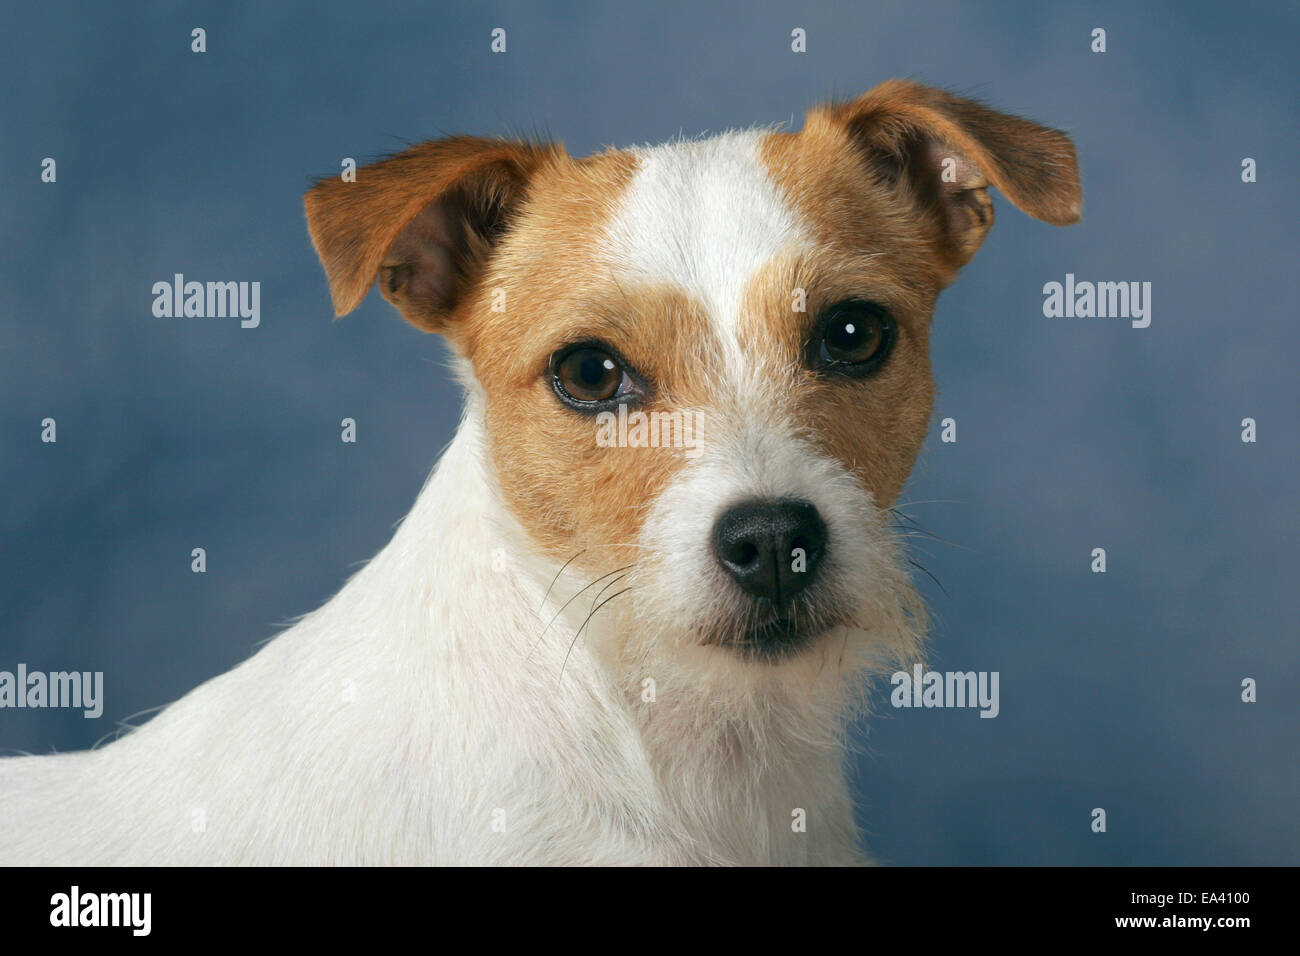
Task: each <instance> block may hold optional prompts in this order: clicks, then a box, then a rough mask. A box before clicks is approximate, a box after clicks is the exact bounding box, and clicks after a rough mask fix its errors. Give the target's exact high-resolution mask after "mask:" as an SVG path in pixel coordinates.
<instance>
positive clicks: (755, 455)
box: [0, 81, 1081, 864]
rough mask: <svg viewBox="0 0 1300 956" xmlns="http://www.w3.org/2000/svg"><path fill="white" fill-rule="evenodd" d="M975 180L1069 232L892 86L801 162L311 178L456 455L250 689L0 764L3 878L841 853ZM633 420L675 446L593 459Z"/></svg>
mask: <svg viewBox="0 0 1300 956" xmlns="http://www.w3.org/2000/svg"><path fill="white" fill-rule="evenodd" d="M989 186H996V187H997V188H998V189H999V190H1000V191H1001V192H1002V194H1003V195H1004V196H1006V198H1007V199H1009V200H1010V201H1011V202H1012V203H1013V204H1014V205H1016V206H1018V207H1019V208H1020V209H1021V210H1023V211H1024V212H1026V213H1028V214H1029V215H1031V216H1033V217H1035V218H1037V219H1041V220H1045V221H1046V222H1049V223H1053V224H1056V225H1065V224H1069V223H1072V222H1075V221H1077V219H1078V218H1079V213H1080V206H1081V192H1080V186H1079V177H1078V169H1077V165H1076V162H1075V155H1074V148H1073V145H1072V144H1071V142H1070V140H1069V139H1068V138H1067V137H1066V136H1065V135H1064V134H1062V133H1060V132H1057V131H1055V130H1051V129H1046V128H1044V127H1042V126H1038V125H1036V124H1034V123H1031V122H1028V121H1026V120H1023V119H1018V118H1016V117H1013V116H1008V115H1005V114H1002V113H998V112H994V111H993V110H990V109H988V108H986V107H985V106H982V105H980V104H978V103H975V102H972V101H970V100H966V99H961V98H958V97H955V96H952V95H950V94H948V93H945V92H942V91H940V90H936V89H931V88H929V87H925V86H920V85H916V84H914V83H909V82H901V81H890V82H887V83H884V84H882V85H881V86H878V87H876V88H875V89H874V90H872V91H871V92H869V93H866V94H865V95H863V96H861V97H859V98H857V99H855V100H853V101H851V102H845V103H840V104H835V105H829V106H822V107H818V108H816V109H814V110H812V111H811V112H810V113H809V114H808V116H807V120H806V123H805V125H804V128H803V129H802V130H801V131H800V132H798V133H790V132H784V131H773V130H754V131H748V132H728V133H724V134H722V135H720V136H716V137H714V138H711V139H700V140H688V141H681V142H673V143H670V144H668V145H664V146H659V147H655V148H638V149H631V150H617V149H611V150H608V151H606V152H604V153H601V154H599V155H596V156H590V157H587V158H585V159H573V158H571V157H570V156H568V155H567V154H566V153H565V152H564V150H563V149H562V148H561V147H560V146H557V145H552V144H540V143H527V142H508V141H503V140H494V139H477V138H472V137H455V138H452V139H445V140H440V141H438V142H430V143H425V144H423V145H420V146H416V147H413V148H411V149H408V150H406V151H405V152H403V153H400V154H398V155H396V156H393V157H392V158H390V159H386V160H383V161H382V162H378V163H375V164H374V165H372V166H368V167H366V168H364V169H362V170H361V171H360V172H359V174H358V175H357V177H356V181H355V182H342V181H338V180H331V181H326V182H322V183H320V184H319V185H317V186H316V187H315V188H313V189H312V190H311V191H310V192H308V193H307V196H306V207H307V222H308V226H309V228H310V231H311V236H312V240H313V242H314V243H315V246H316V250H317V252H318V253H319V254H320V257H321V260H322V261H323V263H324V266H325V272H326V274H327V275H328V278H329V286H330V291H331V293H332V296H333V299H334V305H335V310H336V312H337V313H338V314H339V315H342V314H345V313H348V312H351V311H352V310H353V309H355V308H356V307H357V306H358V305H360V304H361V301H362V300H363V299H364V298H365V297H366V294H367V292H368V290H369V289H370V287H371V286H372V285H374V284H375V283H376V280H378V284H379V286H380V290H381V292H382V293H383V295H384V297H385V298H387V299H388V300H389V301H390V302H391V303H392V304H393V305H394V306H396V307H397V309H398V311H400V312H401V314H402V315H403V316H404V317H405V318H406V319H407V320H408V321H409V322H411V323H412V324H413V325H415V326H417V327H418V328H420V329H423V330H426V331H430V332H440V333H442V334H443V335H445V336H446V337H447V339H448V341H449V342H450V343H451V346H452V348H453V350H454V352H455V355H456V359H455V361H456V365H457V368H458V370H459V377H460V379H461V380H462V382H463V384H464V387H465V390H466V392H467V399H466V404H465V410H464V417H463V419H462V422H461V425H460V428H459V430H458V432H457V434H456V437H455V439H454V440H453V441H452V443H451V445H450V446H449V447H448V449H447V451H446V453H445V454H444V455H443V457H442V460H441V461H440V462H439V464H438V466H437V467H436V469H435V470H434V472H433V474H432V476H431V477H430V478H429V481H428V483H427V484H426V485H425V487H424V489H423V490H422V491H421V492H420V495H419V497H418V498H417V500H416V502H415V505H414V507H413V508H412V510H411V513H410V515H409V516H408V517H407V518H406V520H405V521H404V522H403V523H402V525H401V527H400V528H399V530H398V531H397V533H396V534H395V536H394V537H393V540H392V542H391V543H390V544H389V545H388V546H387V547H385V548H384V549H383V550H382V551H381V552H380V553H379V554H378V555H377V556H376V557H375V558H374V559H373V560H372V561H371V562H370V563H369V565H368V566H366V568H365V569H364V570H362V571H361V572H359V573H358V574H357V575H356V576H355V577H353V578H352V579H351V580H350V581H349V582H348V583H347V585H346V586H345V587H344V588H343V590H342V591H341V592H340V593H339V594H338V595H337V596H336V597H335V598H334V599H333V600H331V601H330V602H329V603H328V604H326V605H325V606H324V607H322V608H320V609H319V610H317V611H316V612H315V613H312V614H310V615H308V616H307V617H306V618H304V619H303V620H302V621H301V622H300V623H298V624H297V625H296V626H294V627H292V628H291V629H290V630H288V631H287V632H286V633H284V634H282V635H280V636H279V637H278V638H277V639H276V640H274V641H273V642H271V643H270V644H268V645H267V646H266V647H264V648H263V649H262V650H260V651H259V652H258V653H257V654H255V655H254V656H253V657H252V658H250V659H249V660H248V661H246V662H245V663H243V664H241V665H240V666H239V667H236V668H235V669H234V670H232V671H230V672H229V673H227V674H224V675H222V676H220V677H217V678H215V679H213V680H211V681H208V682H207V683H206V684H204V685H202V686H201V687H199V688H198V689H196V690H194V691H193V692H192V693H190V694H188V695H187V696H186V697H184V698H182V699H181V700H179V701H178V702H176V703H174V704H172V705H171V706H169V707H168V708H166V709H165V710H164V711H163V712H162V713H160V714H159V715H158V716H157V717H155V718H154V719H153V720H151V721H150V722H148V723H147V724H145V725H144V726H142V727H141V728H139V729H138V730H135V731H134V732H132V733H129V734H127V735H126V736H124V737H123V738H122V739H121V740H118V741H117V742H115V743H112V744H110V745H108V746H106V747H104V748H102V749H100V750H93V751H88V752H83V753H68V754H57V755H51V756H37V757H17V758H11V759H6V760H0V818H2V820H3V826H0V862H4V863H11V864H12V863H20V864H21V863H56V864H98V863H112V864H147V863H164V864H183V863H248V864H280V863H285V864H288V863H297V864H328V863H375V864H380V863H476V864H502V863H504V864H524V863H538V864H624V863H650V864H684V863H733V864H755V863H820V864H840V863H854V862H862V861H863V860H864V856H863V853H862V850H861V848H860V846H859V839H858V833H857V830H856V829H855V825H854V818H853V809H852V800H851V798H850V794H849V791H848V788H847V786H846V783H845V775H844V769H843V764H844V761H845V749H844V730H845V722H846V720H847V719H848V718H849V717H850V716H851V715H852V714H854V713H855V712H856V711H857V709H858V708H859V707H860V706H861V705H862V704H863V697H864V692H863V687H864V685H865V684H866V683H867V682H868V678H869V676H870V675H871V673H873V672H878V671H880V670H881V669H884V668H886V667H888V666H890V665H892V664H893V663H894V662H895V661H898V660H900V659H909V658H911V657H912V656H913V655H914V654H915V653H916V652H917V651H918V648H919V643H920V640H921V632H922V630H923V623H922V621H923V613H922V611H921V609H920V605H919V602H918V600H917V597H916V593H915V592H914V590H913V588H912V586H911V584H910V583H909V577H908V574H907V573H906V571H905V570H904V568H905V565H906V560H905V559H904V558H903V556H902V554H901V551H900V543H899V541H898V540H897V532H896V531H895V530H894V525H893V523H892V522H891V518H890V506H891V504H892V503H893V501H894V500H895V497H896V496H897V494H898V493H899V489H900V488H901V487H902V485H903V482H904V480H905V479H906V478H907V475H908V472H909V470H910V469H911V466H912V463H913V461H914V459H915V458H916V456H917V453H918V451H919V449H920V448H921V444H922V441H923V440H924V438H925V435H926V431H927V426H928V422H929V420H930V412H931V402H932V397H933V393H934V385H933V382H932V379H931V374H930V364H929V358H928V354H927V352H928V338H929V327H930V318H931V313H932V310H933V308H934V304H935V299H936V298H937V296H938V294H939V292H940V290H941V289H943V288H944V287H945V286H946V285H948V283H949V282H951V281H952V279H953V278H954V277H955V275H956V273H957V270H958V269H959V268H960V267H961V266H962V265H964V264H965V263H966V262H967V261H968V260H969V259H970V257H971V255H972V254H973V253H974V252H975V250H976V248H977V247H978V246H979V245H980V242H981V240H982V239H983V238H984V235H985V233H986V232H987V231H988V229H989V227H990V225H992V222H993V207H992V203H991V200H990V198H989V195H988V187H989ZM635 412H640V413H642V417H643V418H644V417H645V416H647V415H653V413H663V415H664V426H665V427H666V428H672V427H673V424H672V422H673V418H672V416H673V415H674V414H675V413H681V415H689V416H690V420H691V422H692V423H693V425H692V427H693V428H694V429H695V432H693V436H692V437H693V439H698V441H696V443H695V444H696V447H693V448H691V447H686V445H685V443H682V442H677V441H659V442H657V443H651V442H646V441H639V442H638V441H633V440H631V439H630V438H629V440H627V441H608V440H606V441H597V433H598V431H599V430H600V429H601V428H606V429H607V426H608V423H609V420H610V416H609V415H605V416H604V421H603V422H602V421H601V418H602V413H613V414H615V415H623V416H627V415H630V414H632V413H635ZM623 420H624V421H626V418H624V419H623ZM677 420H678V421H680V420H681V417H680V416H678V418H677ZM642 424H644V422H642ZM624 430H625V431H630V430H628V429H624ZM606 437H607V438H608V434H607V435H606ZM674 437H675V436H674Z"/></svg>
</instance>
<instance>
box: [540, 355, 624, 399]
mask: <svg viewBox="0 0 1300 956" xmlns="http://www.w3.org/2000/svg"><path fill="white" fill-rule="evenodd" d="M553 376H554V382H555V386H556V387H557V388H558V389H559V390H560V392H561V397H564V398H568V399H570V400H571V401H575V402H586V403H594V402H604V401H608V400H609V399H611V398H613V397H614V396H615V395H617V394H618V389H619V386H620V385H621V384H622V383H623V378H624V373H623V367H622V366H621V365H620V364H619V362H618V360H617V359H615V358H614V357H613V356H612V355H610V354H609V353H608V352H606V351H605V350H604V349H601V348H597V347H596V346H592V345H584V346H579V347H578V348H574V349H570V350H569V351H568V352H565V353H564V354H562V355H561V356H559V358H558V359H556V361H555V363H554V372H553Z"/></svg>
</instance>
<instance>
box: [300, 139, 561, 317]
mask: <svg viewBox="0 0 1300 956" xmlns="http://www.w3.org/2000/svg"><path fill="white" fill-rule="evenodd" d="M559 149H560V148H559V147H558V146H553V145H549V144H546V145H540V144H529V143H519V142H512V141H507V140H494V139H479V138H477V137H471V136H457V137H453V138H451V139H443V140H438V141H436V142H430V143H422V144H420V145H419V146H413V147H412V148H410V149H408V150H406V151H404V152H401V153H398V154H397V155H396V156H392V157H389V158H388V159H385V160H381V161H380V162H377V163H374V164H372V165H370V166H365V167H363V168H362V169H359V170H358V171H357V177H356V181H355V182H344V181H343V180H341V179H338V178H334V179H327V180H323V181H321V182H320V183H318V184H317V185H316V186H314V187H313V188H312V189H311V190H310V191H309V192H308V193H307V195H306V196H305V197H304V199H303V201H304V203H305V205H306V207H307V228H308V230H309V231H310V232H311V239H312V244H313V245H315V247H316V253H317V254H318V255H319V256H320V259H321V263H322V264H323V265H324V266H325V274H326V276H327V277H328V279H329V285H330V294H331V296H332V297H333V299H334V313H335V314H336V315H346V314H347V313H349V312H351V311H352V310H353V309H355V308H356V307H357V306H358V305H360V304H361V300H362V299H364V298H365V297H366V293H367V292H369V291H370V287H371V286H372V285H373V284H374V282H375V278H376V276H378V277H379V279H380V289H381V291H382V292H383V295H384V298H386V299H387V300H388V301H389V302H391V303H392V304H393V305H394V306H396V307H397V309H398V311H399V312H401V313H402V315H403V317H405V318H406V320H407V321H409V322H410V323H412V324H413V325H415V326H417V327H419V328H422V329H425V330H426V331H430V332H437V331H441V330H442V329H443V327H444V325H445V322H446V319H447V317H448V316H449V315H450V314H451V312H452V311H453V310H454V309H455V307H456V305H457V303H458V302H460V301H461V299H462V297H463V295H464V293H465V291H466V290H467V289H468V288H469V287H470V286H471V285H472V284H473V282H474V281H475V279H476V278H477V277H478V275H479V274H480V273H481V271H482V268H483V266H484V264H485V262H486V261H487V257H488V255H489V254H490V252H491V248H492V245H493V244H494V243H495V242H496V240H497V239H498V238H499V237H500V235H501V234H502V232H503V231H504V230H505V228H506V226H507V225H508V223H509V217H510V215H511V213H512V212H513V211H514V210H515V209H516V207H517V206H518V204H519V202H520V201H521V200H522V199H523V197H524V194H525V192H526V190H527V186H528V183H529V180H530V179H531V178H532V176H533V175H534V173H535V172H536V171H537V169H538V167H539V166H540V165H541V164H542V163H543V162H544V161H545V160H546V159H547V158H548V157H550V156H553V155H555V154H556V153H558V152H559Z"/></svg>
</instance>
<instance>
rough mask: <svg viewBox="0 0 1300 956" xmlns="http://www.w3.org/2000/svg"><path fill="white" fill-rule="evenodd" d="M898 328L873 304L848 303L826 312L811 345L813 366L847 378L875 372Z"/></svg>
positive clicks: (884, 309) (855, 301) (891, 319)
mask: <svg viewBox="0 0 1300 956" xmlns="http://www.w3.org/2000/svg"><path fill="white" fill-rule="evenodd" d="M897 333H898V327H897V325H896V324H895V323H894V317H893V316H892V315H890V314H889V310H888V309H886V308H885V307H884V306H882V305H878V304H877V303H875V302H864V301H861V300H858V299H849V300H847V301H844V302H838V303H836V304H835V305H833V306H831V307H830V308H829V309H827V310H826V311H825V312H824V313H823V314H822V318H821V322H820V325H819V331H818V334H817V337H816V339H815V341H814V343H813V344H814V346H815V348H816V352H815V355H816V359H815V363H814V364H815V365H816V366H817V367H819V368H822V369H826V370H829V371H837V372H843V373H845V374H848V375H854V376H861V375H868V374H870V373H871V372H874V371H875V370H876V369H878V368H879V367H880V366H881V365H882V364H884V361H885V359H886V358H888V357H889V352H890V350H891V349H893V347H894V339H895V338H896V337H897Z"/></svg>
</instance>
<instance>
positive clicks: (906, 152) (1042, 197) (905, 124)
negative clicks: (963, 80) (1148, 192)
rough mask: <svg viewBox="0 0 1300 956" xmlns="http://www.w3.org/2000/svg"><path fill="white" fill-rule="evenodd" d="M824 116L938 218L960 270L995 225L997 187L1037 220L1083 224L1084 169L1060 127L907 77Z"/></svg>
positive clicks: (828, 110) (879, 172) (880, 172)
mask: <svg viewBox="0 0 1300 956" xmlns="http://www.w3.org/2000/svg"><path fill="white" fill-rule="evenodd" d="M823 111H824V115H826V116H828V118H829V119H830V120H831V121H832V122H834V123H837V124H839V125H840V126H842V127H843V129H844V130H845V132H847V133H848V135H849V137H850V139H851V140H852V141H853V143H854V144H855V146H856V147H857V148H858V149H859V150H860V152H861V153H862V155H863V157H864V158H865V160H866V162H867V163H868V164H869V166H871V167H872V169H873V170H874V171H875V172H876V173H877V175H878V177H879V178H880V179H882V180H884V181H885V182H886V183H888V184H890V185H892V186H895V187H897V188H900V189H904V190H906V191H908V192H909V193H910V194H911V197H912V199H913V201H914V202H915V203H917V205H918V206H920V207H921V208H922V209H923V210H924V211H925V212H926V213H927V214H929V215H931V216H932V217H933V219H934V221H935V222H936V224H937V225H938V227H939V228H940V229H941V231H942V241H943V245H944V246H945V247H946V249H947V251H948V252H949V254H950V255H951V257H952V259H953V263H954V265H956V266H961V265H964V264H965V263H966V262H968V261H969V260H970V258H971V256H973V255H974V254H975V250H976V249H978V248H979V246H980V243H981V242H983V240H984V236H985V234H986V233H987V232H988V230H989V227H990V226H991V225H993V204H992V202H991V200H990V199H989V195H988V186H989V185H993V186H996V187H997V188H998V189H999V190H1000V191H1001V192H1002V194H1003V195H1004V196H1006V197H1007V199H1009V200H1011V202H1012V203H1014V204H1015V205H1016V206H1017V207H1019V208H1020V209H1021V210H1022V211H1024V212H1026V213H1028V214H1029V215H1031V216H1033V217H1034V218H1035V219H1041V220H1043V221H1045V222H1050V223H1051V224H1052V225H1055V226H1066V225H1070V224H1071V223H1075V222H1078V221H1079V214H1080V212H1081V210H1082V207H1083V191H1082V189H1081V187H1080V185H1079V165H1078V162H1077V160H1076V159H1075V155H1074V144H1073V143H1072V142H1071V141H1070V139H1069V137H1068V136H1066V135H1065V134H1064V133H1062V132H1060V131H1059V130H1054V129H1048V128H1047V127H1045V126H1039V125H1038V124H1037V123H1031V122H1030V121H1029V120H1024V119H1020V118H1019V117H1016V116H1010V115H1008V114H1006V113H999V112H997V111H995V110H991V109H989V108H988V107H987V106H984V105H983V104H982V103H977V102H975V101H974V100H968V99H963V98H961V97H959V96H953V95H952V94H951V93H947V92H944V91H943V90H939V89H935V88H933V87H929V86H922V85H921V84H919V83H911V82H908V81H905V80H889V81H888V82H885V83H882V84H880V85H879V86H877V87H876V88H875V89H873V90H871V91H870V92H868V93H865V94H863V95H862V96H860V97H858V98H857V99H855V100H853V101H852V102H849V103H842V104H837V105H833V106H830V107H823Z"/></svg>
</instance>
